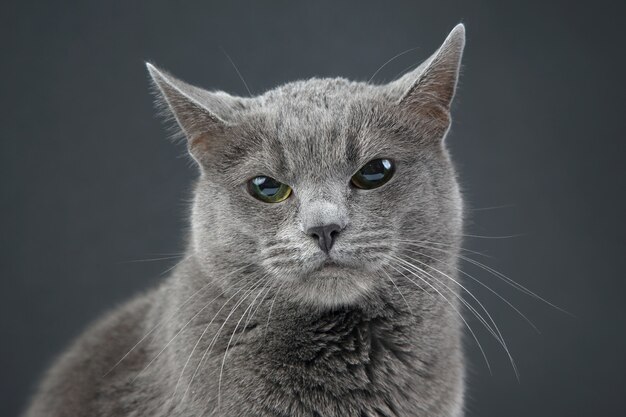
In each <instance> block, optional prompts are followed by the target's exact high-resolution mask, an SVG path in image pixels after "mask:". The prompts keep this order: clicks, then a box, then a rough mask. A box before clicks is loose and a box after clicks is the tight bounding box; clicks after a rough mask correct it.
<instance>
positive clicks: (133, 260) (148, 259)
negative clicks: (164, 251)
mask: <svg viewBox="0 0 626 417" xmlns="http://www.w3.org/2000/svg"><path fill="white" fill-rule="evenodd" d="M180 258H181V255H173V256H163V257H160V258H147V259H132V260H130V261H125V262H122V263H125V264H134V263H142V262H158V261H167V260H170V259H180Z"/></svg>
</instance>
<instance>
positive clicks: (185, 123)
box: [146, 63, 243, 158]
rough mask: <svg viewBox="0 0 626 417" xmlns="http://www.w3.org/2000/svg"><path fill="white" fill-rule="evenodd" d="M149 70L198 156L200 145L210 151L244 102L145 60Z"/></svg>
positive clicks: (163, 99) (166, 103)
mask: <svg viewBox="0 0 626 417" xmlns="http://www.w3.org/2000/svg"><path fill="white" fill-rule="evenodd" d="M146 67H147V68H148V72H149V73H150V76H151V77H152V81H153V82H154V85H155V86H156V90H157V94H158V93H160V98H161V99H162V100H161V101H162V102H163V104H164V105H166V108H167V109H169V112H171V114H172V115H173V116H174V119H176V122H177V123H178V125H179V126H180V128H181V130H182V132H183V133H184V134H185V136H186V137H187V139H188V140H189V148H190V152H191V153H192V155H194V156H195V157H196V158H198V157H199V155H196V154H197V151H198V148H200V149H201V150H204V151H207V150H209V148H210V146H211V141H212V140H216V136H219V135H220V133H222V132H223V131H224V130H225V129H226V128H227V127H228V125H229V117H231V116H232V114H233V112H234V111H235V109H237V108H239V109H241V108H242V107H243V104H242V102H241V100H240V99H239V98H237V97H233V96H231V95H229V94H227V93H224V92H210V91H206V90H203V89H201V88H198V87H194V86H193V85H190V84H187V83H185V82H183V81H180V80H178V79H176V78H174V77H173V76H171V75H170V74H168V73H167V72H165V71H163V70H160V69H158V68H156V67H155V66H154V65H152V64H150V63H146Z"/></svg>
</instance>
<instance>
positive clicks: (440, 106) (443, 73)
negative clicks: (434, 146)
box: [391, 24, 465, 121]
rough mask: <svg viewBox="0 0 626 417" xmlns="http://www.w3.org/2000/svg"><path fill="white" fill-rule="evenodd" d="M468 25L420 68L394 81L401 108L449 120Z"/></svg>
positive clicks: (457, 31)
mask: <svg viewBox="0 0 626 417" xmlns="http://www.w3.org/2000/svg"><path fill="white" fill-rule="evenodd" d="M464 47H465V26H463V24H458V25H457V26H456V27H455V28H454V29H452V31H451V32H450V34H449V35H448V37H447V38H446V40H445V41H444V42H443V44H442V45H441V47H439V49H438V50H437V52H435V53H434V54H433V55H432V56H431V57H430V58H428V59H427V60H426V61H424V62H423V63H422V64H421V65H420V66H419V67H417V68H416V69H415V70H413V71H411V72H410V73H408V74H406V75H404V76H403V77H401V78H400V79H398V80H397V81H394V82H393V83H391V84H392V88H393V89H394V90H395V91H397V92H399V93H400V100H399V102H398V105H399V106H400V107H403V108H405V109H407V110H409V111H412V112H424V111H426V112H427V114H429V115H431V116H435V117H437V118H443V119H445V120H448V121H449V116H448V114H449V111H450V104H451V103H452V99H453V98H454V91H455V89H456V84H457V79H458V77H459V69H460V66H461V58H462V56H463V48H464Z"/></svg>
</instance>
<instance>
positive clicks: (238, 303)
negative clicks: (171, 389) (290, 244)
mask: <svg viewBox="0 0 626 417" xmlns="http://www.w3.org/2000/svg"><path fill="white" fill-rule="evenodd" d="M266 276H267V275H265V276H264V277H263V278H265V277H266ZM263 278H261V279H260V280H259V281H257V282H255V283H254V284H253V285H252V287H251V288H249V289H248V290H247V291H246V292H245V293H244V294H243V295H242V296H241V298H240V299H239V301H237V303H236V304H235V305H234V306H233V308H232V309H231V311H230V313H228V315H227V316H226V318H225V319H224V321H223V322H222V325H221V326H220V328H219V329H218V331H217V332H216V333H215V335H214V336H213V339H212V340H211V342H210V343H209V345H208V346H207V348H206V349H205V351H204V354H203V355H202V357H201V358H200V361H199V362H198V366H196V369H195V370H194V372H193V374H192V375H191V379H190V381H189V384H188V385H187V389H186V390H185V392H184V393H183V396H182V398H181V399H180V401H181V402H182V401H183V400H184V399H185V397H186V396H187V393H188V392H189V390H190V389H191V386H192V384H193V381H194V379H195V377H196V375H197V374H198V371H199V370H200V367H201V366H202V364H203V363H204V362H205V359H208V357H209V356H210V355H211V352H212V351H213V347H214V346H215V344H216V343H217V339H218V338H219V336H220V334H221V332H222V329H223V328H224V326H225V325H226V322H228V319H229V318H230V317H231V316H232V315H233V313H234V312H235V311H236V310H237V308H238V307H239V306H240V305H241V303H243V302H244V301H245V300H246V299H247V298H248V296H249V295H250V294H252V292H253V291H254V290H255V289H256V288H258V287H259V286H260V285H261V284H262V283H263V282H265V281H262V280H263ZM266 281H267V280H266ZM242 289H243V287H242ZM216 316H217V315H216ZM209 325H210V324H209ZM209 325H207V329H208V326H209ZM204 333H205V332H203V334H204ZM201 338H202V336H200V339H201Z"/></svg>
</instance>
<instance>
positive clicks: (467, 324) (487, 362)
mask: <svg viewBox="0 0 626 417" xmlns="http://www.w3.org/2000/svg"><path fill="white" fill-rule="evenodd" d="M388 259H389V260H391V261H394V260H396V259H395V257H393V256H389V258H388ZM396 262H397V260H396ZM389 266H390V267H392V268H393V269H394V270H396V271H397V272H398V273H399V274H400V275H402V276H403V277H404V278H406V279H407V280H408V281H409V282H412V283H413V284H414V285H415V286H417V287H418V288H420V289H421V290H422V291H424V288H423V287H422V286H421V285H419V284H418V283H416V282H415V281H413V280H412V279H411V278H409V277H407V276H406V274H404V273H403V272H402V271H400V270H399V269H397V268H396V267H395V266H393V265H392V264H389ZM405 270H406V271H407V272H409V273H410V274H411V275H413V276H415V277H416V278H418V279H420V280H421V281H423V282H424V283H425V284H426V285H428V286H429V287H430V288H432V289H433V290H434V291H435V292H436V293H437V294H439V296H440V297H441V298H442V299H443V300H444V301H445V302H446V303H447V304H448V305H449V306H450V307H451V308H452V310H453V311H454V312H455V313H456V314H457V315H458V316H459V318H460V319H461V320H462V321H463V323H464V324H465V326H466V327H467V329H468V330H469V332H470V334H471V335H472V337H473V338H474V341H476V344H477V345H478V349H480V352H481V353H482V356H483V358H484V360H485V363H486V364H487V369H488V370H489V373H490V374H492V372H491V364H490V363H489V360H488V359H487V354H486V353H485V350H484V349H483V347H482V345H481V343H480V341H479V340H478V337H477V336H476V333H474V330H473V329H472V327H471V326H470V325H469V323H468V322H467V320H465V318H464V317H463V315H462V314H461V312H460V311H459V310H458V309H457V308H456V307H455V306H454V304H453V303H452V302H451V301H450V300H449V299H448V298H447V297H446V296H445V295H443V294H442V293H441V292H440V291H439V290H438V289H437V288H435V287H434V286H433V285H432V284H431V283H429V282H428V281H427V280H425V279H424V278H423V277H421V276H420V275H418V274H417V273H415V272H414V271H411V270H409V269H406V268H405Z"/></svg>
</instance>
